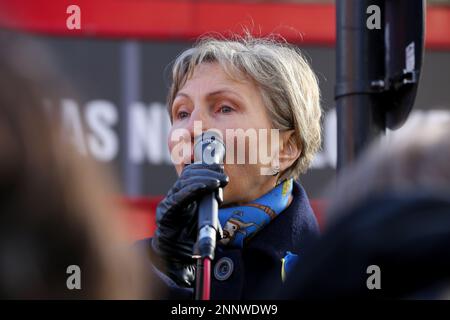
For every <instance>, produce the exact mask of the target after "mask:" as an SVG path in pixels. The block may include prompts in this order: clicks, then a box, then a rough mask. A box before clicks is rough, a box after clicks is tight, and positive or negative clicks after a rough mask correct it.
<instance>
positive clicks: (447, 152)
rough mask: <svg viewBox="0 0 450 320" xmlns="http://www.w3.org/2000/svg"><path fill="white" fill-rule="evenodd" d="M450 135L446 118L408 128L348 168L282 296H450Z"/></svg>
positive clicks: (372, 149)
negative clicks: (318, 231)
mask: <svg viewBox="0 0 450 320" xmlns="http://www.w3.org/2000/svg"><path fill="white" fill-rule="evenodd" d="M449 137H450V121H448V119H447V120H444V121H442V122H441V123H439V124H436V123H426V122H422V123H420V124H416V125H413V126H406V127H405V128H403V129H402V130H401V131H400V132H398V133H395V135H394V136H390V137H389V136H388V139H387V140H386V141H384V143H381V142H380V141H378V142H377V143H374V144H373V145H372V147H371V148H370V149H369V150H368V151H367V152H366V153H365V154H364V155H363V156H362V157H361V158H360V160H359V161H357V163H356V164H354V165H352V166H350V167H349V168H347V169H346V170H344V172H342V173H341V175H340V177H339V179H338V182H337V184H336V186H335V191H334V194H332V199H331V201H330V203H329V211H328V214H327V215H328V218H329V219H331V220H332V223H331V225H329V226H328V228H327V229H326V231H325V232H324V234H323V237H322V238H321V239H320V240H319V241H318V242H317V243H316V244H315V245H314V246H313V247H311V248H310V250H308V252H306V253H305V255H304V258H305V261H304V262H305V263H304V264H302V265H298V266H297V267H296V268H295V269H294V270H293V271H292V273H291V274H290V276H291V277H288V281H287V283H288V284H287V286H286V287H285V288H284V291H283V292H282V294H281V295H280V297H281V298H285V299H292V298H298V299H330V298H406V299H408V298H410V299H440V298H450V295H448V294H449V291H448V289H449V288H450V251H449V248H450V139H449ZM333 189H334V188H333ZM376 273H377V275H376ZM369 288H371V289H369Z"/></svg>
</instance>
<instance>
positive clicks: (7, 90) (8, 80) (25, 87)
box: [0, 39, 150, 299]
mask: <svg viewBox="0 0 450 320" xmlns="http://www.w3.org/2000/svg"><path fill="white" fill-rule="evenodd" d="M0 40H1V39H0ZM0 43H1V44H2V47H1V49H2V50H0V298H2V299H73V298H83V299H133V298H144V297H150V296H149V294H150V292H148V289H149V288H148V286H147V287H146V288H143V287H142V286H141V284H142V282H145V281H147V280H148V279H147V278H144V277H145V276H144V274H145V273H144V271H143V270H142V262H141V261H140V260H139V258H138V256H139V255H138V254H136V253H135V252H133V251H131V250H130V248H129V239H126V238H125V237H124V230H123V228H122V227H121V225H120V222H119V221H118V220H117V218H118V216H117V208H116V207H114V206H112V205H110V204H111V201H112V200H113V199H114V197H115V196H114V194H113V193H112V190H111V189H110V187H109V186H110V185H111V181H108V182H109V184H108V187H106V185H107V184H106V182H105V181H104V180H103V178H104V176H103V175H102V174H100V173H99V172H98V168H94V167H93V166H92V164H91V163H90V162H89V161H88V160H87V159H86V158H82V157H80V156H78V154H76V153H75V152H74V150H73V149H72V148H71V147H70V144H69V143H68V142H67V141H66V140H65V138H63V137H62V136H61V128H60V127H59V124H58V123H57V121H56V119H55V117H53V115H52V112H51V110H46V109H45V108H44V106H43V97H44V96H45V97H46V98H49V96H48V94H51V93H50V92H49V91H47V89H46V88H44V86H43V85H42V84H43V83H46V81H45V79H40V80H41V81H38V80H37V79H34V80H32V79H31V78H32V77H28V76H29V74H28V75H27V70H23V69H22V70H20V72H18V71H19V70H18V69H16V68H15V67H13V65H15V66H17V65H19V64H17V63H16V64H13V63H9V61H10V58H11V59H12V58H15V57H11V56H10V55H9V53H10V52H9V53H8V50H6V49H5V48H6V47H7V46H8V45H9V44H10V42H8V43H6V42H5V43H3V42H0ZM21 49H26V48H21ZM34 58H36V57H34ZM53 111H54V110H53ZM73 265H75V266H77V267H79V268H80V271H81V273H80V276H81V277H80V279H79V280H80V281H79V282H78V283H79V284H80V285H81V289H80V290H78V289H72V290H69V288H68V285H67V282H70V283H71V284H72V285H76V286H77V281H76V280H73V282H72V281H68V279H69V277H70V276H71V275H72V274H74V272H75V271H74V270H73V269H70V268H69V266H73Z"/></svg>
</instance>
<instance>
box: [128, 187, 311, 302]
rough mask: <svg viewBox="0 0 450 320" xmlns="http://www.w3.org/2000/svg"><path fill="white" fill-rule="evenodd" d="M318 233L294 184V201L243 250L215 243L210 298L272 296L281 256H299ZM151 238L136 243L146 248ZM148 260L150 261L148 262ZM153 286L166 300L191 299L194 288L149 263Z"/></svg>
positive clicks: (304, 197) (278, 281) (302, 194)
mask: <svg viewBox="0 0 450 320" xmlns="http://www.w3.org/2000/svg"><path fill="white" fill-rule="evenodd" d="M318 234H319V229H318V225H317V220H316V218H315V216H314V213H313V211H312V208H311V205H310V203H309V200H308V198H307V195H306V193H305V191H304V189H303V188H302V186H301V185H300V184H298V183H297V182H295V183H294V188H293V200H292V203H291V204H290V205H289V207H288V208H287V209H286V210H284V211H283V212H281V213H280V214H279V215H278V216H277V217H276V218H275V219H274V220H272V221H271V222H270V223H269V224H268V225H267V226H266V227H264V228H263V229H262V230H260V231H259V232H258V233H257V234H256V235H255V236H254V237H253V238H252V239H251V240H250V241H249V242H248V243H247V244H246V246H245V247H244V248H243V249H240V248H239V249H237V248H229V247H226V246H221V245H218V247H217V248H216V256H215V259H214V261H213V264H212V272H211V281H212V285H211V299H258V298H259V299H264V298H271V297H272V294H274V293H275V292H276V291H277V290H276V288H278V287H279V286H281V284H282V279H281V269H282V262H281V261H282V258H284V257H285V256H286V254H287V252H288V251H290V252H292V253H294V254H297V255H299V256H300V257H301V254H302V251H303V250H304V248H305V247H306V246H308V245H309V243H310V242H311V241H312V240H314V239H315V238H316V237H317V236H318ZM151 241H152V239H151V238H150V239H145V240H141V241H139V242H138V244H137V245H138V246H140V247H142V248H143V249H146V248H147V249H146V250H148V248H149V247H150V246H151ZM149 262H150V261H149ZM148 267H149V268H151V272H153V273H155V274H156V275H157V277H156V278H157V282H158V283H156V284H155V285H156V286H161V287H163V288H164V287H165V289H167V290H168V298H169V299H192V298H193V289H190V288H180V287H179V286H177V285H176V284H175V283H174V282H173V281H172V280H171V279H169V278H168V277H167V276H166V275H164V274H163V273H162V272H160V271H159V270H157V269H156V268H155V267H153V266H152V265H151V264H149V266H148Z"/></svg>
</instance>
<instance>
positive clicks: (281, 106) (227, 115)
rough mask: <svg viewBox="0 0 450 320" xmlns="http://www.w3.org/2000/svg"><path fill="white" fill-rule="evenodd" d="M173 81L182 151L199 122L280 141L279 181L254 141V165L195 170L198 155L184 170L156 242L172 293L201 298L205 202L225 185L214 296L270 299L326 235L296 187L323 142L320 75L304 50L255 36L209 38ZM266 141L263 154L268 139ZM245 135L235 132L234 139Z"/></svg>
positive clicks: (160, 216)
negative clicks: (199, 251) (199, 249)
mask: <svg viewBox="0 0 450 320" xmlns="http://www.w3.org/2000/svg"><path fill="white" fill-rule="evenodd" d="M172 77H173V83H172V85H171V88H170V92H169V96H168V108H169V114H170V117H171V121H172V129H171V132H170V134H171V138H170V139H169V149H170V150H171V151H172V153H176V152H175V147H176V145H177V143H175V142H174V141H176V139H173V135H174V134H175V132H177V135H178V133H179V132H180V130H181V131H183V130H184V132H187V133H189V138H188V142H192V141H193V139H194V137H195V134H194V131H195V127H196V123H197V124H198V123H200V125H201V130H203V131H205V130H208V129H212V128H214V129H216V130H219V131H220V132H221V133H222V135H223V136H224V137H225V136H226V130H227V129H228V130H229V129H241V132H251V131H252V130H253V131H256V132H258V133H261V132H270V129H277V130H278V132H279V140H278V141H271V142H270V147H272V149H274V150H272V151H273V152H271V153H270V161H269V164H271V168H269V169H270V170H269V171H270V172H271V174H270V175H267V173H264V172H266V171H267V170H265V169H267V168H266V167H267V163H263V162H262V161H260V159H258V161H256V163H255V162H251V161H249V158H251V152H255V149H254V147H255V146H254V145H253V146H249V143H248V144H246V145H245V152H246V156H245V160H246V161H244V163H241V162H242V161H241V162H237V161H235V160H236V159H231V160H232V161H229V159H228V158H227V160H226V161H225V165H224V166H221V165H203V164H189V162H190V160H192V158H193V155H192V154H189V155H187V158H188V159H184V160H185V161H183V162H182V163H181V161H178V162H177V163H176V164H175V167H176V170H177V173H178V175H179V178H178V180H177V182H176V183H175V184H174V186H173V187H172V189H171V190H170V191H169V192H168V194H167V197H166V198H165V199H164V200H163V201H162V202H161V203H160V204H159V206H158V209H157V223H158V229H157V231H156V233H155V236H154V238H153V239H150V240H149V241H148V242H146V245H148V247H149V251H150V256H151V258H152V261H153V263H154V266H155V267H156V268H155V271H156V272H157V273H158V274H159V275H160V277H161V278H162V279H164V280H165V281H166V283H167V284H168V285H169V287H171V288H172V291H171V293H172V296H171V297H172V298H175V297H177V298H181V297H186V298H190V297H192V287H193V285H194V282H195V281H194V280H195V260H194V259H193V258H192V255H193V246H194V243H195V241H196V231H197V229H196V221H197V216H196V211H197V210H196V209H197V200H198V199H199V198H201V196H202V195H204V194H207V193H210V192H211V191H214V190H216V189H217V188H218V187H224V196H223V203H222V205H221V207H220V210H219V219H220V222H221V224H222V227H223V228H224V230H225V231H226V232H224V234H225V236H226V237H225V238H224V239H222V240H221V241H219V243H218V247H217V248H216V254H215V259H214V262H213V265H212V270H213V272H212V289H211V297H212V298H213V299H241V298H257V297H263V296H266V295H268V292H267V291H265V290H264V289H263V288H262V285H261V283H263V282H265V280H268V279H270V280H271V281H269V283H276V284H281V282H282V274H284V272H285V270H284V268H283V266H284V265H285V264H284V261H286V260H288V259H290V258H294V259H295V258H297V255H298V254H300V253H301V251H302V250H303V248H304V247H305V246H306V244H307V242H308V241H309V240H311V239H312V238H314V237H315V236H316V235H317V234H318V227H317V222H316V219H315V217H314V215H313V212H312V210H311V207H310V204H309V201H308V198H307V196H306V193H305V191H304V190H303V188H302V187H301V186H300V184H298V183H297V182H295V179H296V178H297V177H298V176H299V175H300V174H301V173H304V172H305V171H306V170H307V168H308V166H309V165H310V163H311V160H312V158H313V156H314V154H315V153H316V151H317V150H318V148H319V146H320V142H321V129H320V118H321V108H320V94H319V87H318V83H317V79H316V76H315V75H314V73H313V71H312V70H311V67H310V66H309V65H308V63H307V62H306V61H305V59H304V58H303V57H302V56H301V54H300V53H299V52H298V50H296V49H295V48H293V47H291V46H289V45H287V44H285V43H278V42H276V41H274V40H269V39H253V38H250V37H248V38H246V39H237V40H217V39H210V38H208V39H203V40H201V41H200V42H199V43H198V44H197V45H196V46H195V47H193V48H191V49H189V50H186V51H185V52H183V53H182V54H181V55H180V56H179V57H178V58H177V59H176V61H175V63H174V65H173V70H172ZM197 121H199V122H197ZM261 129H265V130H266V131H263V130H261ZM248 130H250V131H248ZM236 132H238V131H236ZM263 135H264V134H263ZM257 137H258V139H257V142H258V143H257V148H261V143H262V141H263V140H264V139H261V135H257ZM240 138H242V137H239V135H237V136H235V137H234V140H233V142H237V140H239V139H240ZM247 138H248V140H250V138H249V137H247ZM228 143H229V141H225V144H226V147H227V153H229V152H231V149H230V146H229V145H228ZM237 145H238V144H236V143H234V146H237ZM273 146H275V148H273ZM264 147H267V146H264ZM233 151H236V150H234V148H233ZM237 151H238V152H239V150H237ZM238 152H234V153H233V154H235V155H237V153H238ZM232 158H234V157H232ZM233 160H234V161H233ZM236 162H237V163H236ZM233 232H234V233H233ZM272 280H273V281H274V282H272Z"/></svg>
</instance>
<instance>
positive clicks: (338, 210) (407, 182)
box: [329, 119, 450, 219]
mask: <svg viewBox="0 0 450 320" xmlns="http://www.w3.org/2000/svg"><path fill="white" fill-rule="evenodd" d="M449 137H450V121H449V119H444V120H443V121H441V122H439V123H435V122H432V123H430V122H425V121H421V122H420V123H413V124H411V125H408V124H406V125H405V127H404V128H402V129H401V130H400V131H398V132H395V133H393V134H392V135H390V136H388V137H384V138H383V139H380V140H378V141H376V142H374V143H373V144H372V145H371V146H370V148H369V149H368V150H367V151H366V152H365V153H364V154H363V155H362V156H361V158H360V159H359V160H358V161H357V162H356V163H355V164H353V165H351V166H349V167H348V168H346V169H345V170H343V172H342V173H341V174H340V176H339V177H338V183H337V187H336V186H335V185H333V186H332V188H331V189H332V190H331V194H332V201H331V202H330V212H329V215H330V217H329V218H331V219H336V218H337V217H339V216H340V215H341V214H342V213H344V212H346V211H348V210H349V209H350V208H352V207H353V206H355V205H357V204H358V203H360V202H362V201H364V200H366V199H367V198H369V197H371V196H376V195H377V194H382V193H386V192H392V193H405V192H406V193H407V192H415V191H417V190H428V191H436V192H444V193H448V195H449V196H450V192H449V190H450V139H449Z"/></svg>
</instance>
